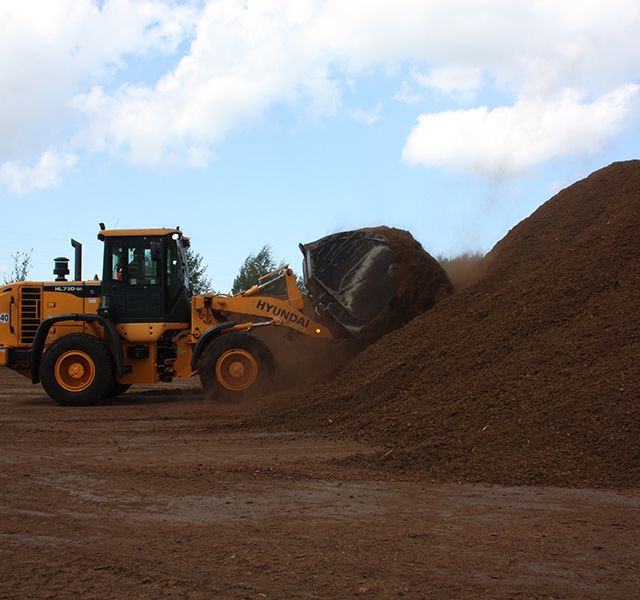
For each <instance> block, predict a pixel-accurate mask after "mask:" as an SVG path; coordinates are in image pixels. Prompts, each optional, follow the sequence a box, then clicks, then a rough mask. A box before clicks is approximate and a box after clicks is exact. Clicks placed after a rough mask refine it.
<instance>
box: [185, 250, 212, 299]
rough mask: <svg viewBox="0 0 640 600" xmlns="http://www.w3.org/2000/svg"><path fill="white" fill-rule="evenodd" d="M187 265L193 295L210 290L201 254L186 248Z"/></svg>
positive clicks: (209, 281) (209, 280) (209, 282)
mask: <svg viewBox="0 0 640 600" xmlns="http://www.w3.org/2000/svg"><path fill="white" fill-rule="evenodd" d="M186 252H187V266H188V267H189V283H190V285H191V293H192V294H193V295H194V296H198V295H199V294H205V293H207V292H212V291H213V290H212V288H211V279H209V278H208V277H207V267H206V266H205V265H203V264H202V256H201V255H200V254H198V253H197V252H194V251H193V250H191V248H186Z"/></svg>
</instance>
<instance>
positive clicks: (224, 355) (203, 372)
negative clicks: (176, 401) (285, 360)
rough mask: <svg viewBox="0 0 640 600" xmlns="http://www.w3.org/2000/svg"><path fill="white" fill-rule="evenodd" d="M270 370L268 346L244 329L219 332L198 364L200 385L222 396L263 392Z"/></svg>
mask: <svg viewBox="0 0 640 600" xmlns="http://www.w3.org/2000/svg"><path fill="white" fill-rule="evenodd" d="M273 371H274V368H273V356H272V354H271V352H270V351H269V349H268V348H267V347H266V346H265V345H264V344H263V343H262V342H261V341H260V340H259V339H257V338H255V337H253V336H251V335H248V334H246V333H227V334H223V335H221V336H220V337H219V338H217V339H216V340H214V341H213V342H211V343H210V344H209V346H207V348H206V350H205V351H204V352H203V354H202V358H201V359H200V363H199V365H198V373H199V375H200V381H202V385H203V387H204V389H205V390H206V391H207V392H208V393H210V394H211V395H212V396H214V397H215V398H219V399H225V400H239V399H241V398H245V397H248V396H254V395H257V394H258V395H259V394H262V393H264V391H265V390H266V389H267V388H268V386H269V384H270V383H271V380H272V379H273Z"/></svg>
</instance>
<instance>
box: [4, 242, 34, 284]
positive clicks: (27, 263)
mask: <svg viewBox="0 0 640 600" xmlns="http://www.w3.org/2000/svg"><path fill="white" fill-rule="evenodd" d="M32 252H33V248H31V250H29V251H28V252H27V251H24V252H23V251H21V250H17V251H16V252H15V254H12V255H11V259H12V260H13V266H12V268H11V271H10V272H9V274H7V273H5V274H4V283H13V282H14V281H26V280H27V278H28V277H29V272H30V271H31V253H32Z"/></svg>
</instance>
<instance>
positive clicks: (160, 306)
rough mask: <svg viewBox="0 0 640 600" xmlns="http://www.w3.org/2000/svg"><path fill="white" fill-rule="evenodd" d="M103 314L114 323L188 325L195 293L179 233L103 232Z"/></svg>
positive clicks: (100, 236) (153, 230) (166, 231)
mask: <svg viewBox="0 0 640 600" xmlns="http://www.w3.org/2000/svg"><path fill="white" fill-rule="evenodd" d="M98 239H100V240H102V241H104V244H105V246H104V268H103V276H102V297H103V310H106V312H107V314H108V316H109V318H110V319H111V320H112V321H114V322H115V323H144V322H147V323H188V322H189V319H190V313H191V289H190V285H189V270H188V265H187V256H186V251H185V249H186V248H187V247H188V245H189V240H188V238H186V237H183V235H182V232H181V231H180V230H179V229H111V230H106V229H105V230H101V231H100V233H98Z"/></svg>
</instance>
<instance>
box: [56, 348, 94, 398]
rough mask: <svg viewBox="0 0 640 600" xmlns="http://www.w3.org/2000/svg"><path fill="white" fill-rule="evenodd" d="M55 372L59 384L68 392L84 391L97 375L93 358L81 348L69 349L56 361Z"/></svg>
mask: <svg viewBox="0 0 640 600" xmlns="http://www.w3.org/2000/svg"><path fill="white" fill-rule="evenodd" d="M54 374H55V377H56V381H57V382H58V385H59V386H60V387H61V388H62V389H64V390H65V391H67V392H83V391H84V390H86V389H87V388H89V387H90V386H91V384H92V383H93V380H94V379H95V377H96V365H95V363H94V362H93V359H92V358H91V357H90V356H89V355H88V354H87V353H86V352H82V351H81V350H69V351H68V352H65V353H64V354H62V355H61V356H60V357H59V358H58V360H57V361H56V365H55V367H54Z"/></svg>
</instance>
